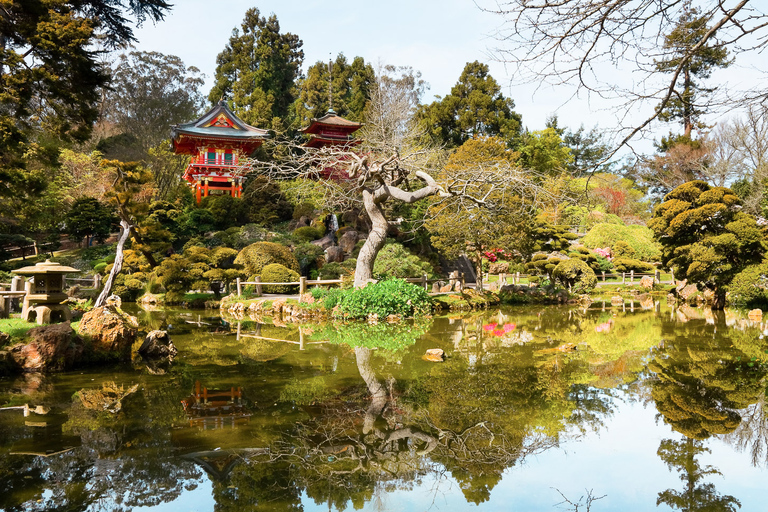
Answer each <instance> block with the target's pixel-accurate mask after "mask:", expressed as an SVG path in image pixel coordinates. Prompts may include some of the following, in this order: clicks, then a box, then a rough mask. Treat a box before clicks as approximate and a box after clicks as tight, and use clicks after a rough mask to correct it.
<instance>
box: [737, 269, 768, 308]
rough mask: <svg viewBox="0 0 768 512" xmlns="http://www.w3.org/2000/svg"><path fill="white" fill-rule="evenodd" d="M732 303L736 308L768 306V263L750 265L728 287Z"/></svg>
mask: <svg viewBox="0 0 768 512" xmlns="http://www.w3.org/2000/svg"><path fill="white" fill-rule="evenodd" d="M728 291H729V292H730V302H731V304H733V305H735V306H764V305H766V304H768V262H763V263H760V264H759V265H750V266H749V267H747V268H745V269H744V270H742V271H741V272H739V273H738V274H736V275H735V276H734V278H733V281H731V283H730V284H729V285H728Z"/></svg>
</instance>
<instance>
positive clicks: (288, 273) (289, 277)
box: [261, 263, 299, 293]
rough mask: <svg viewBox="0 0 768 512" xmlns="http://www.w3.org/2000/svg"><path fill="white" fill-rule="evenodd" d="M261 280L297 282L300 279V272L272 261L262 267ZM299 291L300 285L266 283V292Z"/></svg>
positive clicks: (268, 281)
mask: <svg viewBox="0 0 768 512" xmlns="http://www.w3.org/2000/svg"><path fill="white" fill-rule="evenodd" d="M261 280H262V281H264V282H265V283H295V282H296V281H298V280H299V273H298V272H295V271H293V270H291V269H289V268H286V267H284V266H283V265H280V264H279V263H271V264H269V265H267V266H266V267H264V269H262V271H261ZM298 291H299V287H298V285H279V284H265V285H264V293H298Z"/></svg>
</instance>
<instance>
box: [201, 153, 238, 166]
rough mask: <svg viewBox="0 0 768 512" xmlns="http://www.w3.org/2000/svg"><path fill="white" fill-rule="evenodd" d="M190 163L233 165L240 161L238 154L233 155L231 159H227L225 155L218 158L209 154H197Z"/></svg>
mask: <svg viewBox="0 0 768 512" xmlns="http://www.w3.org/2000/svg"><path fill="white" fill-rule="evenodd" d="M190 163H191V164H192V165H222V166H232V165H238V164H239V163H240V162H239V161H238V158H237V156H233V157H232V159H231V160H228V159H225V158H224V156H223V155H221V156H217V157H216V158H208V156H207V155H197V156H196V157H195V158H193V159H192V161H191V162H190Z"/></svg>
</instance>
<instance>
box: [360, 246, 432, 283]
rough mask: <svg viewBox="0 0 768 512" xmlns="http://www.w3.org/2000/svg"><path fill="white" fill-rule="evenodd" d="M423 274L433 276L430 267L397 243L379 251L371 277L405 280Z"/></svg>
mask: <svg viewBox="0 0 768 512" xmlns="http://www.w3.org/2000/svg"><path fill="white" fill-rule="evenodd" d="M424 274H427V275H428V276H432V275H433V274H434V269H433V268H432V265H430V264H429V263H427V262H426V261H423V260H422V259H421V258H419V257H418V256H415V255H413V254H411V253H410V252H408V250H407V249H406V248H405V247H403V246H402V245H400V244H398V243H391V244H387V245H385V246H384V247H383V248H382V249H381V250H380V251H379V254H378V255H377V256H376V262H375V263H374V264H373V276H374V278H376V279H385V278H388V277H399V278H401V279H405V278H407V277H421V276H423V275H424Z"/></svg>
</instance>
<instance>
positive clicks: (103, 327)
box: [80, 306, 139, 357]
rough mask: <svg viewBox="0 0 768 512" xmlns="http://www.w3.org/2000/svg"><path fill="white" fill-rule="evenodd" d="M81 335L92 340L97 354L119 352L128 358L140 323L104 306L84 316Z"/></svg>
mask: <svg viewBox="0 0 768 512" xmlns="http://www.w3.org/2000/svg"><path fill="white" fill-rule="evenodd" d="M80 334H82V335H85V336H88V337H90V338H91V340H92V342H93V348H94V351H96V352H118V353H119V354H120V355H121V356H123V357H128V356H130V354H131V345H132V344H133V342H134V340H135V339H136V336H137V335H138V334H139V323H138V321H137V320H136V317H134V316H131V315H129V314H127V313H125V312H123V311H122V310H121V309H119V308H117V307H115V306H102V307H98V308H93V309H92V310H91V311H89V312H87V313H86V314H84V315H83V319H82V320H81V321H80Z"/></svg>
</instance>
